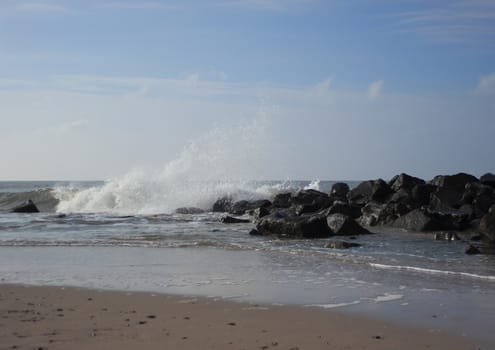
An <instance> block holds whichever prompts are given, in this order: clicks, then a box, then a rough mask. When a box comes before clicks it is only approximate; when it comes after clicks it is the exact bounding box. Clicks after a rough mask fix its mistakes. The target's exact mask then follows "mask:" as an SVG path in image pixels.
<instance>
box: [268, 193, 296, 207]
mask: <svg viewBox="0 0 495 350" xmlns="http://www.w3.org/2000/svg"><path fill="white" fill-rule="evenodd" d="M291 198H292V194H291V193H279V194H277V195H276V196H275V198H274V199H273V203H272V206H273V207H274V208H289V207H290V206H291V205H292V204H291Z"/></svg>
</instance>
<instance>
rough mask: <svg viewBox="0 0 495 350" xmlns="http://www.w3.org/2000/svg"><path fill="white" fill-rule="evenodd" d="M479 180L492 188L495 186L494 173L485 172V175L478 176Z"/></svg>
mask: <svg viewBox="0 0 495 350" xmlns="http://www.w3.org/2000/svg"><path fill="white" fill-rule="evenodd" d="M480 182H481V183H482V184H483V185H487V186H490V187H492V188H495V174H492V173H486V174H485V175H483V176H481V177H480Z"/></svg>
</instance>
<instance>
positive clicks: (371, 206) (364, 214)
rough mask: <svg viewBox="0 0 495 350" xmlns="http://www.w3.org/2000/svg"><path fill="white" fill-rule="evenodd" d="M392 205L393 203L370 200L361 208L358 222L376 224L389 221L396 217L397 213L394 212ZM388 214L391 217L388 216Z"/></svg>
mask: <svg viewBox="0 0 495 350" xmlns="http://www.w3.org/2000/svg"><path fill="white" fill-rule="evenodd" d="M393 207H394V205H393V203H389V204H382V203H378V202H375V201H371V202H369V203H368V204H366V205H365V206H364V207H363V208H362V209H361V216H360V217H359V222H360V223H361V225H363V226H376V225H379V224H386V223H389V222H390V221H393V220H395V219H396V218H397V215H395V214H394V208H393ZM390 216H391V217H392V219H390V218H389V217H390Z"/></svg>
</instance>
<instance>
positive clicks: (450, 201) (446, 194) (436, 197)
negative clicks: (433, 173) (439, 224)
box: [429, 187, 462, 213]
mask: <svg viewBox="0 0 495 350" xmlns="http://www.w3.org/2000/svg"><path fill="white" fill-rule="evenodd" d="M461 205H462V192H457V191H454V190H452V189H450V188H446V187H438V188H437V189H436V191H435V192H433V193H432V194H431V196H430V204H429V208H430V210H432V211H435V212H439V213H450V212H451V211H452V209H458V208H460V206H461Z"/></svg>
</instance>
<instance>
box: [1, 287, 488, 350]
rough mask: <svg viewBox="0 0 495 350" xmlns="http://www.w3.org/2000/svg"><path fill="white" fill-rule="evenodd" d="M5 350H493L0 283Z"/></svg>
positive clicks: (262, 312) (344, 325)
mask: <svg viewBox="0 0 495 350" xmlns="http://www.w3.org/2000/svg"><path fill="white" fill-rule="evenodd" d="M0 349H143V350H144V349H236V350H240V349H271V350H273V349H292V350H296V349H299V350H303V349H313V350H317V349H394V350H397V349H406V350H407V349H415V350H416V349H449V350H455V349H463V350H466V349H473V350H474V349H488V347H483V346H481V345H480V344H478V343H477V342H476V340H473V339H467V338H463V337H460V336H456V335H451V334H446V333H440V332H437V331H435V332H433V331H431V330H428V329H416V328H410V327H404V326H400V325H397V324H391V323H387V322H384V321H377V320H373V319H368V318H364V317H360V316H355V315H349V314H345V313H342V312H338V311H335V310H331V311H328V310H320V309H312V308H304V307H296V306H281V307H278V306H257V305H252V304H241V303H235V302H226V301H213V300H211V299H191V298H188V297H178V296H167V295H153V294H149V293H133V294H129V293H125V292H113V291H112V292H109V291H96V290H85V289H76V288H57V287H27V286H20V285H0Z"/></svg>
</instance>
